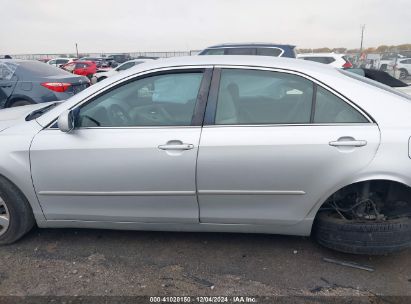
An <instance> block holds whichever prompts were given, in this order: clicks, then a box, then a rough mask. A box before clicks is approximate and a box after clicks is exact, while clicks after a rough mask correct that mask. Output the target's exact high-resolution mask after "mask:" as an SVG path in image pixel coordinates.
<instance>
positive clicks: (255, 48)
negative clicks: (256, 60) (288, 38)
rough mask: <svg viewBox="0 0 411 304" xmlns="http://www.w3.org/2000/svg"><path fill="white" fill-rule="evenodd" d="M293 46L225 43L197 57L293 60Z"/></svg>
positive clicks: (207, 49) (209, 48) (211, 47)
mask: <svg viewBox="0 0 411 304" xmlns="http://www.w3.org/2000/svg"><path fill="white" fill-rule="evenodd" d="M294 49H295V45H290V44H273V43H227V44H218V45H214V46H210V47H208V48H206V49H205V50H203V51H201V52H200V53H199V54H198V55H257V56H273V57H289V58H295V57H296V55H295V50H294Z"/></svg>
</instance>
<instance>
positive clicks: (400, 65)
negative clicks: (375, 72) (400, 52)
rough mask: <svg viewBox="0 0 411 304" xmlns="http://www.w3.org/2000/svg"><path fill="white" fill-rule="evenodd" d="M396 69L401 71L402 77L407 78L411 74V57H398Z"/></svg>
mask: <svg viewBox="0 0 411 304" xmlns="http://www.w3.org/2000/svg"><path fill="white" fill-rule="evenodd" d="M395 69H396V70H397V71H400V75H399V77H400V79H406V78H407V77H408V76H409V75H411V58H401V59H397V63H396V64H395Z"/></svg>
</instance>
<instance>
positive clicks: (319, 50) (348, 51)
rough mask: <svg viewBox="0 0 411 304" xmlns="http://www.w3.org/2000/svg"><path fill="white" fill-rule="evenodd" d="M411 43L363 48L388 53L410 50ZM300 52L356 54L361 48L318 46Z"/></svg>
mask: <svg viewBox="0 0 411 304" xmlns="http://www.w3.org/2000/svg"><path fill="white" fill-rule="evenodd" d="M410 50H411V43H406V44H400V45H380V46H378V47H369V48H365V49H363V52H364V53H367V54H368V53H386V52H401V51H410ZM297 52H298V53H332V52H333V53H346V54H355V53H359V52H360V49H359V48H358V49H347V48H344V47H337V48H328V47H322V48H316V49H297Z"/></svg>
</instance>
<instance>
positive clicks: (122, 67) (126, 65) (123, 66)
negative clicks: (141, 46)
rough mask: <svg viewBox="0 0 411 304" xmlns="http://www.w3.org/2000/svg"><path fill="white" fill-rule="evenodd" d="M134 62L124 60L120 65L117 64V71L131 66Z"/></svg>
mask: <svg viewBox="0 0 411 304" xmlns="http://www.w3.org/2000/svg"><path fill="white" fill-rule="evenodd" d="M135 64H136V63H135V62H126V63H123V64H122V65H121V66H119V67H118V68H117V71H124V70H127V69H129V68H131V67H132V66H134V65H135Z"/></svg>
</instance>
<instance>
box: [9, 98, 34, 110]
mask: <svg viewBox="0 0 411 304" xmlns="http://www.w3.org/2000/svg"><path fill="white" fill-rule="evenodd" d="M31 104H32V103H31V102H30V101H27V100H24V99H19V100H15V101H13V102H12V103H11V104H10V108H14V107H21V106H27V105H31Z"/></svg>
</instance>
